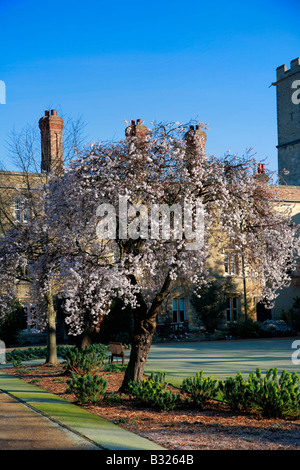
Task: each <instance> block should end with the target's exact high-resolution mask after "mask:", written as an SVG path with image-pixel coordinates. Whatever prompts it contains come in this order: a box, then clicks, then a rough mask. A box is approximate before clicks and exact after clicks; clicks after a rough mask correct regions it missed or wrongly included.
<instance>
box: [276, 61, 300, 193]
mask: <svg viewBox="0 0 300 470" xmlns="http://www.w3.org/2000/svg"><path fill="white" fill-rule="evenodd" d="M274 85H276V90H277V129H278V145H277V148H278V174H279V178H280V183H281V184H283V183H286V184H288V185H296V186H299V185H300V99H299V98H300V58H298V59H294V60H292V61H291V64H290V68H289V69H288V68H287V67H286V65H281V66H280V67H278V68H277V80H276V83H274Z"/></svg>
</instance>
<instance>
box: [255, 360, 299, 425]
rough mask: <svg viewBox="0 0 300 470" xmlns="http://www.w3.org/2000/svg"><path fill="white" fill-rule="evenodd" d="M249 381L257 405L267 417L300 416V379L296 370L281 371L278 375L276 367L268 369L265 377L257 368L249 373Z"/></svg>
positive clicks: (294, 417)
mask: <svg viewBox="0 0 300 470" xmlns="http://www.w3.org/2000/svg"><path fill="white" fill-rule="evenodd" d="M249 379H250V383H251V385H252V390H253V394H254V398H255V403H256V405H257V407H258V408H259V409H260V410H261V411H262V414H263V415H264V416H266V417H269V418H271V417H272V418H293V419H299V417H300V381H299V375H298V374H297V373H296V372H293V373H292V374H291V373H290V372H287V371H285V370H284V371H283V372H282V373H281V375H280V376H279V375H278V371H277V369H276V368H272V369H269V370H268V371H267V372H266V375H265V377H262V374H261V370H260V369H259V368H257V370H256V373H255V374H250V376H249Z"/></svg>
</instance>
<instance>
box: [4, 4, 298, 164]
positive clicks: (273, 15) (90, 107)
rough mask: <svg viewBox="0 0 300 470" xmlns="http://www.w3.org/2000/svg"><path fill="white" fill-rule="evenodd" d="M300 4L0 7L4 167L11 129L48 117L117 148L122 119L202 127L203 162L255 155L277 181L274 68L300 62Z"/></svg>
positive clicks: (121, 133) (88, 139)
mask: <svg viewBox="0 0 300 470" xmlns="http://www.w3.org/2000/svg"><path fill="white" fill-rule="evenodd" d="M299 18H300V4H299V2H298V1H296V0H286V1H277V0H273V1H263V0H261V1H256V0H254V1H251V2H241V1H230V0H229V1H227V2H224V1H223V2H222V1H219V0H215V1H214V2H212V3H208V2H201V1H197V2H182V1H181V2H179V1H177V0H173V1H161V2H159V1H157V0H152V1H151V2H124V1H120V0H115V1H114V2H111V3H109V2H107V1H102V0H100V1H93V0H86V1H85V2H83V1H80V2H79V1H76V0H73V1H70V0H60V1H58V0H51V2H41V1H37V0H0V24H1V29H0V41H1V42H0V44H1V49H0V51H1V52H0V57H1V60H0V80H3V81H5V84H6V104H5V105H0V160H1V161H2V162H4V164H5V166H6V168H8V169H13V166H12V165H11V163H10V162H9V161H8V159H7V150H6V141H7V138H8V135H9V133H10V132H11V131H12V129H15V130H16V131H17V132H18V131H21V129H22V128H23V127H24V126H26V125H27V124H30V125H38V120H39V118H40V117H41V116H42V115H43V114H44V111H45V110H46V109H59V110H61V111H62V112H63V113H64V114H65V115H68V116H70V117H72V118H74V119H76V118H77V117H78V116H82V119H83V121H84V122H85V123H86V128H85V134H86V137H87V142H92V141H98V140H110V139H113V140H115V139H120V138H123V136H124V129H125V123H124V119H126V120H130V119H138V118H141V119H143V120H144V121H145V124H146V125H147V124H150V122H151V121H152V120H157V121H181V122H188V121H189V120H190V119H198V120H200V121H202V122H205V123H207V124H208V127H209V130H208V131H207V135H208V140H207V151H208V152H209V153H213V154H215V155H218V156H220V155H223V153H224V152H226V151H227V149H230V150H231V151H232V152H234V153H238V154H239V155H241V154H243V153H244V151H245V149H246V148H249V147H253V148H254V152H256V157H257V158H258V159H261V160H263V159H267V162H268V166H269V168H270V169H272V170H276V169H277V150H276V144H277V127H276V90H275V87H270V85H271V83H272V82H274V81H275V79H276V67H278V66H280V65H282V64H284V63H286V64H287V65H289V63H290V61H291V60H292V59H295V58H296V57H299V56H300V30H299Z"/></svg>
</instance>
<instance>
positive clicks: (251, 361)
mask: <svg viewBox="0 0 300 470" xmlns="http://www.w3.org/2000/svg"><path fill="white" fill-rule="evenodd" d="M293 341H294V340H293V339H292V338H276V339H274V338H272V339H269V338H267V339H259V340H240V341H206V342H198V343H175V344H174V343H172V344H171V343H169V344H153V345H152V347H151V351H150V356H149V360H148V362H147V365H146V371H145V372H146V373H147V374H148V373H150V372H151V371H153V372H155V371H164V372H166V373H167V380H168V382H170V383H172V384H173V385H175V386H178V385H179V384H180V383H181V382H182V379H184V378H186V377H189V376H191V375H194V374H195V373H196V372H197V371H200V370H203V371H204V374H205V375H212V376H213V377H215V378H218V379H225V378H226V377H229V376H234V375H235V374H236V373H237V372H238V371H240V372H241V373H242V374H243V375H245V376H248V374H249V373H250V372H255V370H256V368H257V367H260V368H261V370H262V372H265V371H266V370H267V369H270V368H272V367H276V368H277V369H278V371H279V372H281V371H282V370H284V369H285V370H287V371H289V372H298V373H299V372H300V366H299V365H295V364H293V362H292V353H293V352H294V351H295V349H292V343H293Z"/></svg>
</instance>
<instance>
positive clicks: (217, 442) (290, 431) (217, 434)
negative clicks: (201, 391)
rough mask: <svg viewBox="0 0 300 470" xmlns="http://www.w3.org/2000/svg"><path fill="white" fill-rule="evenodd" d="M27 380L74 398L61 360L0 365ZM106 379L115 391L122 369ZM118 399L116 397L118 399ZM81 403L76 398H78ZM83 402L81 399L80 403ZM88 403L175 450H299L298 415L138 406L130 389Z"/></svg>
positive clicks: (95, 410)
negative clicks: (294, 418)
mask: <svg viewBox="0 0 300 470" xmlns="http://www.w3.org/2000/svg"><path fill="white" fill-rule="evenodd" d="M1 371H2V372H6V373H8V374H10V375H14V376H17V377H19V378H21V379H22V380H25V381H26V382H28V383H32V384H34V385H36V386H39V387H41V388H42V389H43V390H46V391H49V392H51V393H54V394H56V395H58V396H60V397H62V398H64V399H65V400H68V401H71V402H73V403H76V399H75V397H74V396H73V395H72V394H67V393H66V388H67V385H66V380H67V378H68V376H67V375H66V374H65V372H64V368H63V366H62V365H60V366H49V365H46V364H45V365H38V366H26V367H25V366H21V367H20V368H14V367H11V368H7V369H1ZM99 375H103V376H104V377H105V378H106V379H107V380H108V388H107V392H109V393H111V394H112V396H113V392H117V391H118V390H119V388H120V386H121V384H122V381H123V375H124V373H123V372H118V373H116V372H111V373H108V372H100V373H99ZM115 401H116V400H115ZM76 404H78V403H76ZM79 406H83V405H79ZM83 407H84V408H85V409H87V410H89V411H91V412H92V413H95V414H97V415H99V416H101V417H103V418H104V419H107V420H110V421H112V422H113V423H116V424H118V425H120V426H122V427H124V428H126V429H129V430H130V431H132V432H134V433H137V434H139V435H140V436H143V437H146V438H148V439H150V440H152V441H154V442H156V443H157V444H159V445H161V446H163V447H165V448H166V449H172V450H299V449H300V421H291V420H289V421H285V420H280V419H266V418H263V417H262V416H261V415H260V414H259V413H251V414H236V413H233V412H231V411H230V410H229V409H228V407H226V405H224V404H221V403H218V402H211V403H210V404H209V406H208V407H207V408H206V409H204V410H202V411H197V410H193V409H187V410H180V411H168V412H159V411H155V410H152V409H147V408H142V409H141V408H139V407H138V406H137V405H136V404H135V403H134V402H133V401H132V400H131V399H130V398H129V397H128V396H127V395H122V400H121V402H116V403H112V400H111V402H110V403H106V402H105V401H103V402H102V403H100V404H99V405H97V406H96V405H84V406H83Z"/></svg>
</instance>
